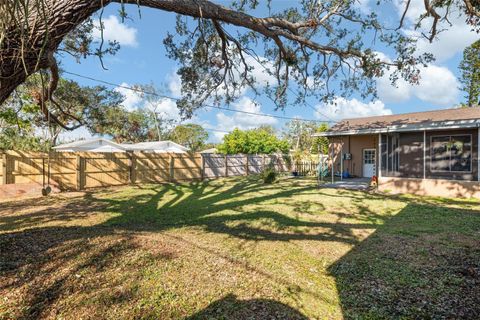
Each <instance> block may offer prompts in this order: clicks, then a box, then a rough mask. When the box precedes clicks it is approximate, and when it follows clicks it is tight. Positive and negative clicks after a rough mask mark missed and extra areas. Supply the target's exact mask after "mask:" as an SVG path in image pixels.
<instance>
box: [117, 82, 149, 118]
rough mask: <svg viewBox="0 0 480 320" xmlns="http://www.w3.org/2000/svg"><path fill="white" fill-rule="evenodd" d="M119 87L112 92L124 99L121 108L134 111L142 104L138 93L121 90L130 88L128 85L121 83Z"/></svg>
mask: <svg viewBox="0 0 480 320" xmlns="http://www.w3.org/2000/svg"><path fill="white" fill-rule="evenodd" d="M120 85H121V87H116V88H115V89H114V91H116V92H119V93H121V94H122V95H123V96H124V97H125V100H124V101H123V103H122V104H123V106H124V107H125V108H127V109H128V110H129V111H132V110H135V109H136V108H138V107H139V106H140V104H141V103H142V101H143V100H142V97H141V96H140V93H138V92H135V91H133V90H129V89H127V88H122V87H131V86H130V85H129V84H128V83H126V82H122V83H121V84H120Z"/></svg>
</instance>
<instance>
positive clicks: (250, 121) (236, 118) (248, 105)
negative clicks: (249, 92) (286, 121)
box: [213, 96, 277, 141]
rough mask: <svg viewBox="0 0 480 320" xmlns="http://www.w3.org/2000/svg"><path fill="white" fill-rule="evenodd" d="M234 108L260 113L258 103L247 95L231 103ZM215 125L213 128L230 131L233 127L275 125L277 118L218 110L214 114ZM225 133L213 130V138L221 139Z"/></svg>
mask: <svg viewBox="0 0 480 320" xmlns="http://www.w3.org/2000/svg"><path fill="white" fill-rule="evenodd" d="M232 107H233V109H234V110H240V111H247V112H254V113H262V110H261V107H260V105H258V104H256V103H255V102H254V101H253V100H252V99H250V98H249V97H245V96H244V97H242V98H241V99H240V100H239V101H238V102H236V103H234V104H233V105H232ZM216 118H217V119H216V120H217V126H216V127H215V129H218V130H223V131H232V130H233V129H234V128H238V129H242V130H248V129H253V128H257V127H259V126H261V125H275V124H276V123H277V119H275V118H272V117H263V116H258V115H250V114H246V113H239V112H237V113H233V114H232V115H227V114H226V113H224V112H219V113H217V115H216ZM225 134H226V133H223V132H213V138H214V140H215V141H220V140H222V138H223V136H224V135H225Z"/></svg>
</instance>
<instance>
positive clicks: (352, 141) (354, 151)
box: [329, 135, 378, 177]
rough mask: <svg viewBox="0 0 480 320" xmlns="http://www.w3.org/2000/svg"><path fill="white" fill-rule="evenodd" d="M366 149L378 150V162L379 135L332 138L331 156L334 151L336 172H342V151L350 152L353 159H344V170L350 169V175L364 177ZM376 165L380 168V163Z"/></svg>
mask: <svg viewBox="0 0 480 320" xmlns="http://www.w3.org/2000/svg"><path fill="white" fill-rule="evenodd" d="M364 149H375V150H376V152H377V157H376V161H377V164H378V150H377V149H378V135H358V136H341V137H333V138H330V145H329V156H330V157H331V155H332V151H333V154H334V161H333V165H334V167H333V168H334V170H335V172H340V169H341V164H340V159H341V154H342V152H343V154H345V153H350V154H351V155H352V159H351V160H344V161H343V171H347V170H348V172H349V173H350V175H353V176H357V177H362V176H363V150H364ZM330 159H331V158H330ZM330 165H331V161H330ZM376 167H377V168H378V165H377V166H376ZM377 172H378V171H377Z"/></svg>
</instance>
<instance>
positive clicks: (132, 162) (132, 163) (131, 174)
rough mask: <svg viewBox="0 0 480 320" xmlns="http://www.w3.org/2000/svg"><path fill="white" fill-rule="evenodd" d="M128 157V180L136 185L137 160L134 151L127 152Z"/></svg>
mask: <svg viewBox="0 0 480 320" xmlns="http://www.w3.org/2000/svg"><path fill="white" fill-rule="evenodd" d="M127 156H128V169H129V171H128V180H129V182H130V183H131V184H134V183H135V181H136V180H137V174H136V170H135V169H136V168H135V167H136V159H135V153H134V152H133V151H127Z"/></svg>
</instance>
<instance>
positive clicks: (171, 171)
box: [168, 155, 175, 182]
mask: <svg viewBox="0 0 480 320" xmlns="http://www.w3.org/2000/svg"><path fill="white" fill-rule="evenodd" d="M174 164H175V159H174V158H173V156H172V155H170V163H169V170H168V172H169V178H170V182H173V181H174V180H175V167H174Z"/></svg>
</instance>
